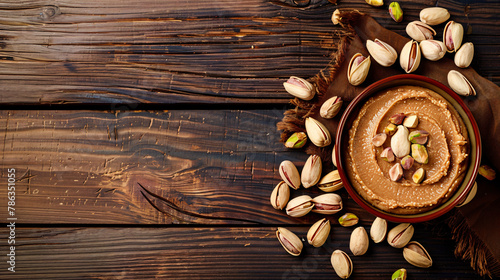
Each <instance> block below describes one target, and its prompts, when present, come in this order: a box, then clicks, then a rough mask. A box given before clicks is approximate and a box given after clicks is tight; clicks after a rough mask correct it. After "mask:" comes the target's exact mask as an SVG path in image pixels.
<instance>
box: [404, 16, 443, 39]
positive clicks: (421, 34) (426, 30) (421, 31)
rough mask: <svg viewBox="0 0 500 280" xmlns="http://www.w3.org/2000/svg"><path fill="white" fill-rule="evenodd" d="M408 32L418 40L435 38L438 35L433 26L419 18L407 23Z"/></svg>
mask: <svg viewBox="0 0 500 280" xmlns="http://www.w3.org/2000/svg"><path fill="white" fill-rule="evenodd" d="M406 33H407V34H408V36H410V37H411V38H413V39H414V40H416V41H418V42H420V41H423V40H429V39H433V38H434V36H436V31H435V30H434V29H433V28H432V27H430V26H429V25H427V24H425V23H423V22H421V21H418V20H415V21H412V22H410V23H408V25H406Z"/></svg>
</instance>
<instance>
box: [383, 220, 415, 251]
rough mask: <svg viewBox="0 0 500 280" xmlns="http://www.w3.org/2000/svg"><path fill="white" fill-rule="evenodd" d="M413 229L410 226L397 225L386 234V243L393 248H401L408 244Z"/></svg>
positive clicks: (404, 224)
mask: <svg viewBox="0 0 500 280" xmlns="http://www.w3.org/2000/svg"><path fill="white" fill-rule="evenodd" d="M413 231H414V228H413V226H412V225H411V224H408V223H403V224H399V225H397V226H396V227H394V228H393V229H391V230H390V231H389V233H388V234H387V242H388V243H389V245H391V246H392V247H394V248H403V247H404V246H405V245H406V244H408V242H410V240H411V238H412V236H413Z"/></svg>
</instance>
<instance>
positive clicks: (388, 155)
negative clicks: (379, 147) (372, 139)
mask: <svg viewBox="0 0 500 280" xmlns="http://www.w3.org/2000/svg"><path fill="white" fill-rule="evenodd" d="M380 157H381V158H382V159H383V160H385V161H387V162H393V161H394V159H395V158H394V153H393V152H392V148H391V147H387V148H385V149H384V150H383V151H382V152H381V153H380Z"/></svg>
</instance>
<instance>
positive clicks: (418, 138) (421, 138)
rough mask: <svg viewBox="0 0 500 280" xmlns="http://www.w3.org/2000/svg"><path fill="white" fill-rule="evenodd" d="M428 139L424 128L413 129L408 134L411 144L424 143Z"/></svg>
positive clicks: (427, 133)
mask: <svg viewBox="0 0 500 280" xmlns="http://www.w3.org/2000/svg"><path fill="white" fill-rule="evenodd" d="M427 139H429V132H427V131H425V130H414V131H412V132H410V134H409V135H408V140H410V142H411V143H413V144H421V145H423V144H425V143H427Z"/></svg>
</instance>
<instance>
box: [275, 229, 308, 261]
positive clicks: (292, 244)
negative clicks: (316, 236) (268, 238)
mask: <svg viewBox="0 0 500 280" xmlns="http://www.w3.org/2000/svg"><path fill="white" fill-rule="evenodd" d="M276 238H278V241H279V242H280V244H281V246H283V248H284V249H285V250H286V251H287V252H288V253H289V254H290V255H292V256H295V257H296V256H298V255H300V253H301V252H302V248H303V246H304V244H302V240H300V238H299V237H298V236H297V235H295V233H293V232H291V231H289V230H288V229H286V228H283V227H279V228H278V229H277V230H276Z"/></svg>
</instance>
